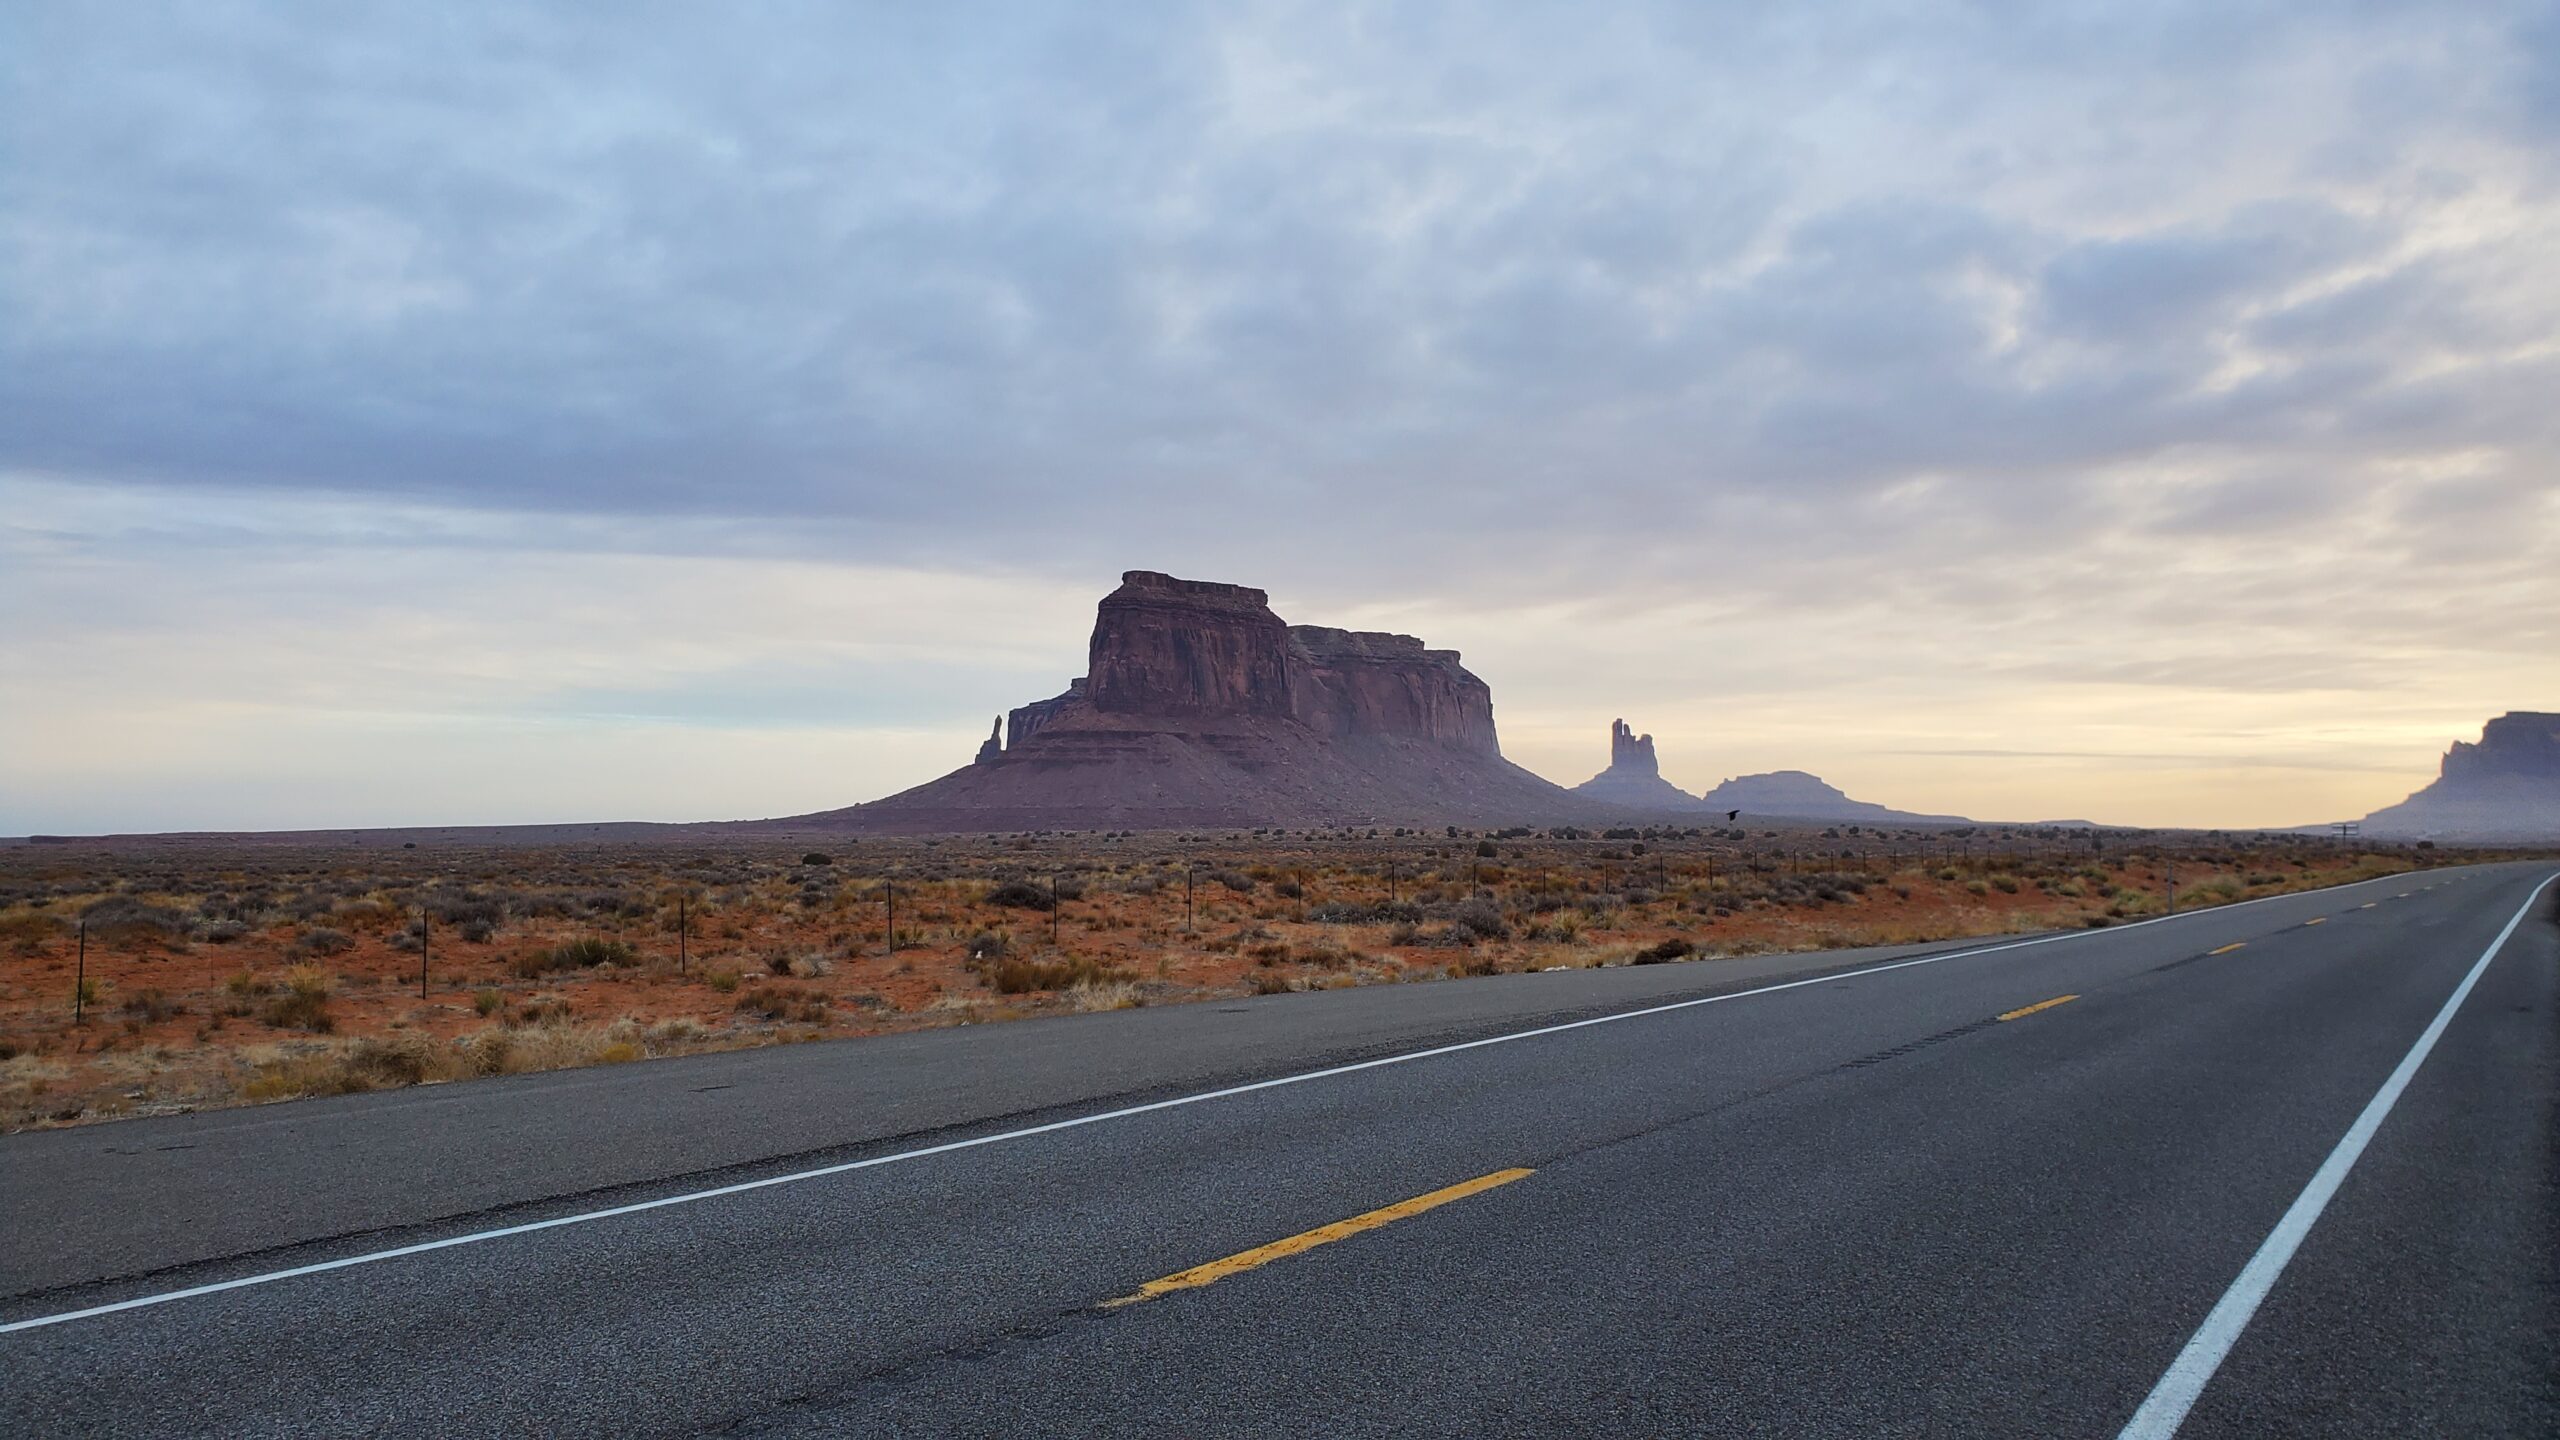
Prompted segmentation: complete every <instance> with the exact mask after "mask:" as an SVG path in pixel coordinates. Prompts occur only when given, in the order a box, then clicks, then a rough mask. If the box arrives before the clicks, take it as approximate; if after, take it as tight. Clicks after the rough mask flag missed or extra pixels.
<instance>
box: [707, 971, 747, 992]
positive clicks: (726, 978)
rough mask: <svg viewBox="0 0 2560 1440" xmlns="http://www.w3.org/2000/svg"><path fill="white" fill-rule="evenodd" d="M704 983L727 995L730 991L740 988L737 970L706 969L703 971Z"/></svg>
mask: <svg viewBox="0 0 2560 1440" xmlns="http://www.w3.org/2000/svg"><path fill="white" fill-rule="evenodd" d="M702 983H703V984H705V985H708V986H710V987H711V988H712V990H713V991H714V992H715V993H717V994H721V995H726V994H728V993H729V992H730V991H732V990H735V989H737V988H738V972H737V971H735V970H706V971H704V972H702Z"/></svg>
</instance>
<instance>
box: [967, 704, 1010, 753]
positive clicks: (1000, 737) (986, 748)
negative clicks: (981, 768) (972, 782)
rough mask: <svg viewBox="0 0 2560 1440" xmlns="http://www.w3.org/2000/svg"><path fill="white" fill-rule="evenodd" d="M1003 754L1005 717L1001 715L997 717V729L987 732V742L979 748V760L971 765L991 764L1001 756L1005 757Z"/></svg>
mask: <svg viewBox="0 0 2560 1440" xmlns="http://www.w3.org/2000/svg"><path fill="white" fill-rule="evenodd" d="M1003 754H1004V717H1003V716H1001V715H999V716H997V717H996V724H995V728H994V729H992V730H990V731H988V732H987V738H986V740H985V742H984V743H982V744H981V745H979V746H978V758H977V759H976V760H974V761H972V762H970V763H972V764H976V765H984V764H987V763H989V762H990V761H993V760H995V759H996V758H998V757H999V756H1001V755H1003Z"/></svg>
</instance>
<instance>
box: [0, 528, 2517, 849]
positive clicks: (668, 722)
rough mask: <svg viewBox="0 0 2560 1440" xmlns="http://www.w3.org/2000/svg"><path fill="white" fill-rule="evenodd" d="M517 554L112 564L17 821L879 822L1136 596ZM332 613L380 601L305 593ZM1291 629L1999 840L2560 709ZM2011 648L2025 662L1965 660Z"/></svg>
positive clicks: (1687, 612) (1079, 663)
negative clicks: (886, 802)
mask: <svg viewBox="0 0 2560 1440" xmlns="http://www.w3.org/2000/svg"><path fill="white" fill-rule="evenodd" d="M516 558H517V559H519V560H521V561H524V562H526V563H515V564H509V565H506V566H502V567H492V568H488V569H487V570H486V571H485V573H480V574H477V575H475V576H474V578H473V580H472V583H469V584H460V583H456V581H455V579H454V576H453V572H452V569H451V566H452V559H451V556H450V555H449V554H446V553H444V552H441V551H401V550H385V549H380V548H353V549H348V550H345V551H328V550H323V551H320V552H317V553H307V554H303V555H301V556H300V557H299V558H298V559H295V560H292V561H290V562H287V561H284V560H281V559H279V558H278V557H274V556H257V555H254V554H253V555H246V556H243V557H241V558H240V560H239V562H238V563H239V564H241V565H245V566H251V567H254V568H255V569H256V571H257V573H258V574H259V575H260V577H261V579H262V581H263V582H264V583H265V584H266V585H267V586H269V587H270V588H269V589H266V590H259V589H254V588H248V587H244V586H243V585H242V584H241V583H240V582H241V578H242V575H244V574H246V573H248V572H246V571H237V572H235V571H234V570H232V569H229V568H226V566H225V565H224V564H223V563H220V561H221V557H219V556H217V557H214V559H213V560H212V561H209V562H207V563H205V564H202V565H200V566H197V567H193V568H191V569H189V570H188V571H186V572H184V573H182V574H170V573H165V572H163V573H159V574H156V575H146V574H144V573H142V572H143V567H142V566H141V565H140V564H139V563H136V564H131V565H127V564H124V563H121V562H118V561H116V560H114V559H112V558H106V557H97V556H92V557H90V559H89V561H88V562H86V563H85V564H84V565H83V566H81V567H79V568H78V570H77V573H76V575H74V577H73V580H72V583H73V584H75V585H77V586H79V587H89V586H105V587H109V588H113V587H117V586H125V585H130V586H134V587H151V586H157V587H159V588H158V592H157V598H156V599H155V602H154V604H153V606H152V618H151V620H150V621H149V623H138V622H135V621H133V620H132V619H131V618H130V617H123V618H119V617H117V616H113V615H106V616H100V617H98V618H97V619H96V620H94V621H93V622H90V623H85V624H84V623H81V622H79V621H77V620H76V619H75V620H68V621H66V622H65V623H63V624H61V625H58V626H55V627H51V628H50V629H48V630H47V631H45V632H43V633H40V634H39V633H34V632H29V631H25V630H20V631H16V632H13V633H12V634H10V635H8V636H6V637H5V638H0V659H5V660H6V661H7V662H8V663H9V664H11V665H12V667H13V670H14V672H15V673H19V674H42V675H45V676H47V677H48V679H47V683H46V685H45V686H44V687H43V690H42V693H41V695H40V696H37V697H36V701H37V703H24V702H21V703H17V704H13V705H12V706H11V707H10V709H9V711H8V712H7V714H6V716H5V728H6V734H5V735H0V740H5V742H6V743H5V744H0V753H5V757H6V758H0V797H5V800H4V801H0V833H23V832H24V831H27V830H37V831H74V832H78V831H88V830H135V829H192V828H294V827H303V826H341V825H395V824H474V823H516V822H564V823H565V822H573V821H584V820H598V821H601V820H616V819H648V820H696V819H725V818H753V817H760V816H768V815H781V814H792V813H799V812H805V811H810V810H816V809H824V808H832V807H835V806H840V805H846V804H851V803H855V802H857V801H862V800H868V799H874V798H878V797H879V796H882V795H886V794H889V793H892V792H894V791H896V790H899V789H903V788H905V787H907V786H909V785H913V784H917V783H921V782H922V781H924V780H928V779H931V778H933V777H934V776H936V775H939V774H942V773H944V772H946V771H948V770H950V769H953V768H956V767H957V766H959V765H961V764H964V763H966V762H967V760H968V759H969V757H970V755H971V753H972V752H973V751H974V750H975V748H976V746H977V744H978V742H979V741H980V740H981V739H983V738H984V736H985V733H986V724H987V718H988V717H989V716H991V715H993V714H995V713H997V712H999V711H1000V710H1002V709H1005V708H1009V707H1011V706H1013V705H1018V704H1022V703H1025V702H1027V701H1030V700H1034V699H1038V698H1042V697H1044V696H1046V695H1049V694H1052V693H1055V692H1056V691H1057V690H1058V689H1059V688H1062V687H1063V686H1064V684H1065V682H1066V681H1067V680H1068V679H1069V678H1070V677H1071V676H1073V675H1075V674H1077V673H1080V671H1081V670H1082V668H1083V661H1084V643H1085V638H1086V632H1087V630H1088V629H1089V627H1090V624H1091V616H1092V606H1093V602H1094V601H1095V600H1096V599H1098V598H1099V596H1100V594H1101V592H1102V591H1103V590H1104V589H1106V588H1107V584H1103V583H1096V584H1091V585H1085V584H1068V583H1059V582H1048V581H1031V580H1027V579H1022V578H1016V577H1004V576H992V577H991V576H964V575H955V574H947V573H946V574H933V573H925V572H917V571H902V570H875V569H865V568H862V567H852V566H835V565H823V564H815V563H806V562H777V561H771V560H760V559H734V558H729V559H722V558H685V557H676V558H670V557H665V556H656V555H650V556H638V555H620V554H611V553H605V554H566V553H555V554H538V555H534V556H530V557H526V556H519V557H516ZM1114 578H1116V577H1114ZM1237 578H1239V579H1251V578H1255V577H1237ZM319 594H336V595H341V596H345V597H350V598H347V599H343V600H342V601H341V602H340V603H337V604H335V605H321V604H313V603H309V601H308V600H307V599H306V598H305V597H306V596H310V595H319ZM563 595H575V596H580V597H599V596H610V597H616V598H614V599H613V600H612V601H611V602H610V603H607V602H604V601H600V600H595V599H593V598H588V599H582V600H581V601H579V602H578V603H573V604H564V603H561V600H560V597H561V596H563ZM1274 603H1275V607H1276V608H1278V609H1279V610H1280V612H1281V613H1282V615H1283V616H1284V618H1286V619H1289V620H1291V621H1293V622H1301V623H1323V624H1343V625H1356V626H1365V627H1385V628H1395V629H1400V630H1408V631H1411V632H1413V633H1418V634H1421V635H1422V636H1423V637H1424V638H1425V639H1427V640H1429V641H1430V642H1431V643H1432V644H1434V645H1447V646H1452V647H1455V648H1460V649H1462V650H1463V651H1464V652H1465V654H1466V659H1467V663H1468V664H1469V665H1470V666H1471V667H1472V668H1473V669H1475V670H1476V671H1477V673H1478V674H1480V675H1482V676H1484V677H1485V678H1486V680H1487V681H1488V682H1489V683H1490V684H1491V685H1492V687H1493V690H1494V695H1495V703H1496V712H1497V721H1498V723H1499V725H1500V727H1501V732H1502V735H1503V738H1504V745H1505V752H1506V754H1508V755H1509V756H1510V757H1511V758H1512V759H1513V760H1514V761H1516V762H1517V763H1520V764H1522V765H1524V766H1526V767H1528V768H1529V769H1531V770H1533V771H1536V772H1537V773H1539V774H1542V775H1545V776H1546V777H1548V778H1549V779H1552V780H1554V781H1556V782H1558V783H1560V784H1566V785H1571V784H1574V783H1577V782H1579V781H1581V780H1584V779H1587V778H1588V777H1589V776H1590V775H1591V774H1593V773H1594V772H1596V771H1597V770H1598V769H1600V768H1601V766H1602V765H1604V764H1605V763H1606V761H1607V749H1606V733H1607V726H1608V723H1609V721H1610V720H1611V719H1613V718H1617V717H1620V716H1623V717H1625V718H1626V719H1627V720H1629V721H1630V723H1632V724H1634V725H1635V726H1636V728H1637V729H1639V730H1642V731H1646V732H1649V733H1652V734H1653V735H1655V736H1656V737H1657V745H1658V747H1659V749H1660V752H1661V756H1662V762H1663V769H1664V773H1665V775H1666V778H1668V779H1670V780H1672V781H1673V782H1674V783H1675V784H1679V785H1682V786H1684V787H1686V788H1688V789H1690V790H1692V791H1697V790H1702V789H1705V788H1707V787H1709V786H1712V785H1713V784H1715V783H1716V782H1717V781H1719V780H1721V779H1724V778H1727V777H1729V776H1733V775H1739V774H1745V773H1752V772H1758V771H1764V770H1774V769H1800V770H1807V771H1811V772H1813V773H1815V774H1818V775H1820V776H1822V777H1823V778H1825V779H1827V780H1829V781H1830V782H1831V783H1833V784H1834V785H1837V786H1839V787H1840V788H1841V789H1843V790H1845V791H1847V792H1848V793H1849V794H1850V795H1851V796H1852V797H1854V798H1857V799H1861V800H1868V801H1873V802H1875V803H1879V804H1884V805H1889V806H1893V807H1895V808H1898V809H1904V810H1911V811H1919V812H1927V813H1949V814H1964V815H1970V816H1973V817H1975V818H1980V819H1994V820H2049V819H2088V820H2096V821H2100V822H2105V823H2116V824H2141V825H2161V826H2168V825H2184V826H2196V827H2210V826H2226V827H2246V826H2267V825H2292V824H2306V823H2315V822H2320V821H2325V820H2329V819H2335V818H2343V817H2348V816H2353V815H2360V814H2362V813H2365V812H2366V811H2368V810H2371V809H2373V808H2376V807H2377V806H2380V805H2383V804H2388V803H2391V802H2393V801H2396V800H2398V799H2400V798H2401V797H2402V796H2404V795H2406V794H2407V793H2408V792H2409V791H2411V790H2413V789H2415V788H2417V787H2418V786H2420V785H2422V784H2424V783H2425V782H2426V781H2427V780H2428V779H2429V778H2430V777H2431V776H2432V774H2433V771H2434V765H2435V760H2436V757H2437V756H2438V755H2440V754H2441V753H2442V751H2443V749H2444V747H2445V746H2446V745H2448V744H2450V743H2451V742H2452V741H2454V740H2457V739H2463V738H2468V737H2472V736H2476V734H2477V733H2478V730H2479V727H2480V724H2481V722H2482V721H2483V720H2485V719H2487V718H2488V717H2489V716H2491V715H2493V714H2496V713H2499V712H2501V711H2504V710H2507V709H2515V708H2532V707H2534V706H2535V705H2537V704H2548V703H2550V702H2551V700H2552V699H2553V698H2560V697H2551V696H2548V695H2544V694H2537V693H2535V691H2536V687H2537V686H2540V685H2544V684H2546V683H2547V675H2546V673H2545V672H2544V671H2543V670H2541V669H2540V668H2539V667H2537V666H2535V665H2533V664H2532V663H2531V657H2530V656H2523V655H2507V654H2504V653H2500V652H2498V651H2496V650H2495V649H2486V650H2478V649H2475V650H2463V651H2454V652H2448V653H2441V654H2437V655H2434V656H2433V657H2431V658H2429V657H2425V656H2423V655H2420V654H2419V653H2418V652H2417V651H2414V650H2413V651H2410V652H2408V654H2406V655H2399V656H2398V658H2397V659H2396V660H2395V663H2416V662H2417V661H2418V660H2420V659H2424V660H2426V663H2427V665H2428V668H2427V669H2426V670H2425V671H2424V672H2423V675H2422V676H2413V680H2414V681H2422V683H2411V684H2409V685H2407V686H2404V687H2395V688H2390V689H2384V690H2366V691H2350V690H2336V689H2327V688H2321V687H2318V686H2307V687H2302V686H2279V687H2275V688H2268V689H2249V688H2239V687H2229V686H2224V687H2216V686H2210V685H2200V684H2197V685H2185V684H2178V683H2174V682H2173V681H2169V680H2155V681H2153V682H2152V683H2144V684H2131V683H2125V682H2123V681H2121V680H2108V679H2085V678H2084V679H2072V678H2054V677H2049V676H2041V675H2039V674H2037V673H2036V671H2037V668H2038V666H2040V665H2043V664H2048V663H2050V664H2057V665H2059V666H2060V668H2061V671H2062V674H2063V676H2065V677H2068V676H2069V675H2070V674H2071V673H2072V669H2071V667H2072V665H2073V664H2074V663H2076V662H2075V658H2074V657H2075V656H2076V655H2077V654H2078V653H2079V651H2080V649H2081V647H2080V646H2078V645H2077V644H2065V645H2062V646H2059V647H2057V649H2056V652H2055V653H2054V654H2051V655H2042V656H2040V655H2038V654H2037V653H2035V652H2033V651H2032V650H2030V649H2026V648H2022V644H2023V642H2022V641H2021V640H2020V639H2019V637H2018V636H2017V635H2014V634H2009V635H2003V634H1999V633H1995V631H1993V630H1991V629H1964V628H1962V627H1951V625H1950V623H1949V622H1948V621H1947V620H1946V619H1945V617H1943V616H1931V615H1927V614H1916V615H1911V616H1906V617H1902V618H1898V619H1897V618H1896V617H1894V616H1892V615H1890V614H1885V613H1879V612H1878V611H1877V610H1876V609H1874V608H1872V607H1867V606H1863V605H1852V606H1846V607H1834V608H1832V609H1827V610H1826V609H1817V608H1806V609H1803V610H1801V611H1799V612H1798V613H1795V614H1792V615H1783V616H1781V615H1764V616H1763V617H1762V618H1759V619H1756V620H1754V619H1751V618H1749V617H1748V616H1745V615H1740V614H1737V613H1736V612H1735V611H1734V609H1733V607H1732V606H1731V605H1730V604H1729V603H1727V602H1724V601H1716V600H1709V601H1698V602H1685V601H1684V602H1681V603H1679V604H1675V605H1667V606H1664V607H1662V608H1660V609H1658V610H1653V611H1648V612H1636V611H1628V610H1625V609H1623V608H1621V609H1618V610H1614V611H1613V610H1611V609H1609V608H1608V607H1605V606H1585V605H1580V604H1570V605H1552V606H1530V607H1525V608H1515V609H1503V608H1499V607H1495V606H1488V605H1485V604H1483V603H1474V604H1458V605H1443V604H1441V603H1439V602H1432V601H1407V602H1399V603H1396V604H1392V605H1365V606H1364V605H1360V604H1333V605H1327V604H1325V603H1324V602H1323V600H1322V598H1321V597H1320V596H1311V595H1292V594H1286V593H1285V592H1284V594H1283V595H1281V596H1275V602H1274ZM63 613H64V614H65V615H76V613H77V611H76V608H66V609H65V610H64V611H63ZM2028 628H2029V629H2030V630H2032V629H2033V627H2028ZM1933 633H1936V634H1938V635H1940V637H1941V638H1940V639H1938V640H1932V639H1930V636H1931V634H1933ZM1949 636H1951V637H1952V638H1951V639H1949V638H1948V637H1949ZM1985 647H1988V648H1991V649H1995V650H1997V651H1999V652H2000V654H1999V655H1998V657H1997V659H1996V663H1989V664H1981V663H1975V664H1967V663H1964V662H1965V657H1967V656H1969V655H1973V654H1974V653H1975V652H1976V651H1977V650H1978V649H1980V648H1985ZM2142 648H2143V647H2141V646H2132V647H2129V649H2130V650H2132V651H2139V650H2141V649H2142ZM2395 654H2397V652H2395ZM2136 658H2139V657H2138V655H2137V656H2136ZM1985 752H1992V753H1985Z"/></svg>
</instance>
